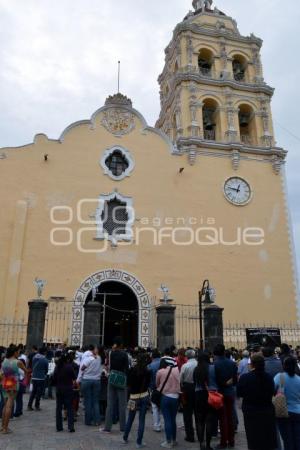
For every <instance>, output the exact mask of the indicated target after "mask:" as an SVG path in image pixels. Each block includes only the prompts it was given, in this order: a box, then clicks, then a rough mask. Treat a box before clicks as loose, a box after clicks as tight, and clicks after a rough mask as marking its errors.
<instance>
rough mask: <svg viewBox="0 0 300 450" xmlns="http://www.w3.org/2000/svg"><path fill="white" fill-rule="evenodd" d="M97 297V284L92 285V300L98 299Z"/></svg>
mask: <svg viewBox="0 0 300 450" xmlns="http://www.w3.org/2000/svg"><path fill="white" fill-rule="evenodd" d="M96 297H97V288H96V287H95V286H93V287H92V302H94V301H96Z"/></svg>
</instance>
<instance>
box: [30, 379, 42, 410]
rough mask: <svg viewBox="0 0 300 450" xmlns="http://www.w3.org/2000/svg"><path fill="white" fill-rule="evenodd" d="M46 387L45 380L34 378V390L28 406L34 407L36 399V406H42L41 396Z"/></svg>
mask: <svg viewBox="0 0 300 450" xmlns="http://www.w3.org/2000/svg"><path fill="white" fill-rule="evenodd" d="M44 389H45V380H32V392H31V394H30V397H29V402H28V407H29V408H32V405H33V401H34V400H35V407H36V408H39V407H40V401H41V397H42V395H43V392H44Z"/></svg>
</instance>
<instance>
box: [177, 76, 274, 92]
mask: <svg viewBox="0 0 300 450" xmlns="http://www.w3.org/2000/svg"><path fill="white" fill-rule="evenodd" d="M184 81H194V82H196V83H199V84H205V85H208V86H219V87H230V88H233V89H235V90H239V91H245V92H252V93H262V94H266V95H268V96H270V97H272V96H273V94H274V91H275V89H274V88H272V87H271V86H269V85H268V84H266V83H261V84H256V83H239V82H238V81H235V80H232V79H227V80H226V79H216V78H209V77H205V76H203V75H201V74H200V73H199V72H198V71H197V72H196V71H195V72H182V73H180V72H179V73H176V74H175V75H174V77H173V83H174V87H176V86H177V85H178V84H180V83H182V82H184Z"/></svg>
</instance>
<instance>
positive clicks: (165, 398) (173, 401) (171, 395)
mask: <svg viewBox="0 0 300 450" xmlns="http://www.w3.org/2000/svg"><path fill="white" fill-rule="evenodd" d="M156 386H157V391H161V402H160V407H161V412H162V415H163V417H164V422H165V433H166V441H165V442H163V443H162V444H161V447H164V448H173V447H174V445H177V442H176V435H177V426H176V416H177V411H178V405H179V393H180V374H179V370H178V367H177V366H173V365H171V366H170V365H168V360H166V359H162V360H161V368H160V370H159V371H158V372H157V375H156Z"/></svg>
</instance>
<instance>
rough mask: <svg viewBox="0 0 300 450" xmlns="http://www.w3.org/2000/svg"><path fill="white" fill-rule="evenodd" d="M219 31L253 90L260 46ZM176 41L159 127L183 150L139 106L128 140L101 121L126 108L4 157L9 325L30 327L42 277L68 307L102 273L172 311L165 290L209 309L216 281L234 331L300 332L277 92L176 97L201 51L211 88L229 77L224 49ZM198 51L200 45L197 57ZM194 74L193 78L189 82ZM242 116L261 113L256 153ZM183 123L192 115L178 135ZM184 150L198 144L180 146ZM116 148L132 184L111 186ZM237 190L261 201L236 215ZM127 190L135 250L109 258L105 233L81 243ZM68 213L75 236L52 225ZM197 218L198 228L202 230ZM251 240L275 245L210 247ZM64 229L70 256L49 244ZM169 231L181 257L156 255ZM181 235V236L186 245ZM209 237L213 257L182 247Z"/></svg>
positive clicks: (0, 235)
mask: <svg viewBox="0 0 300 450" xmlns="http://www.w3.org/2000/svg"><path fill="white" fill-rule="evenodd" d="M219 19H220V17H219V16H218V17H214V16H213V14H210V13H209V14H200V15H199V16H196V17H195V18H193V19H190V21H192V22H193V23H194V24H196V25H201V26H202V27H203V29H206V30H209V29H211V30H213V29H214V27H216V26H217V21H218V20H219ZM221 19H222V21H223V22H224V23H225V24H226V27H227V28H228V30H231V31H232V32H233V33H235V39H231V38H230V36H229V35H227V38H226V39H225V38H224V36H223V38H224V39H225V40H224V42H225V43H226V52H227V55H228V58H229V59H228V66H227V70H228V71H229V72H230V70H231V72H230V74H229V79H230V80H232V67H231V59H230V58H231V57H232V56H234V55H235V54H237V53H239V54H241V55H243V56H244V57H245V58H247V60H248V61H249V65H248V68H247V80H246V81H247V83H252V84H255V83H254V77H255V75H257V72H256V71H255V70H254V66H253V63H252V62H251V61H252V60H251V58H252V57H253V54H252V45H253V43H252V44H251V42H252V41H253V40H252V41H251V40H250V41H249V42H248V41H245V39H244V40H243V39H242V38H241V40H240V42H239V38H238V37H237V36H238V35H237V34H236V26H235V24H234V22H233V21H232V19H231V18H226V17H223V16H222V17H221ZM198 31H199V30H198ZM225 37H226V36H225ZM174 39H175V38H174ZM174 39H173V41H172V42H171V44H170V46H169V52H168V53H167V57H166V66H165V69H164V72H163V74H162V76H161V77H160V84H161V91H162V114H161V117H160V119H159V122H158V126H159V127H160V128H161V129H163V130H165V131H167V133H168V134H169V136H170V138H171V139H172V140H173V142H176V140H177V139H178V140H177V144H178V148H179V150H180V151H179V152H178V150H177V149H176V147H173V144H172V143H171V140H169V139H168V138H167V136H166V135H163V134H162V133H161V132H159V130H154V129H150V128H148V127H147V126H146V124H145V121H144V119H143V118H142V116H141V115H140V114H139V113H137V112H136V111H135V110H133V109H131V108H130V107H128V105H127V106H126V107H125V111H126V112H127V113H128V112H129V113H131V114H133V115H134V122H135V127H134V129H133V130H132V131H131V132H130V133H128V134H125V135H123V136H121V137H117V136H115V135H114V134H112V133H110V132H109V131H108V130H107V129H106V128H105V127H104V126H103V124H102V119H103V114H104V113H105V111H107V110H109V109H110V108H115V107H118V108H121V109H122V108H123V107H122V105H121V106H120V105H113V106H112V105H108V106H107V107H106V108H104V109H103V108H102V109H100V110H99V111H98V112H97V113H96V114H95V115H94V116H93V117H92V120H91V121H90V122H89V121H86V122H84V123H78V124H74V125H73V126H71V127H69V128H68V129H67V130H66V131H65V132H64V133H63V135H62V137H61V139H60V140H57V141H56V140H49V139H48V138H47V137H46V136H45V135H37V136H36V137H35V140H34V143H33V144H31V145H27V146H24V147H20V148H9V149H5V148H4V149H2V151H3V152H4V153H5V154H6V155H7V158H6V159H2V160H0V192H1V193H2V196H1V205H2V213H1V216H0V250H1V251H0V316H1V317H2V318H3V317H4V318H7V319H11V320H12V319H14V320H19V319H20V318H22V317H26V316H27V308H28V306H27V302H28V300H29V299H31V298H33V297H34V296H35V288H34V285H33V280H34V278H35V277H36V276H39V277H42V278H44V279H46V280H47V285H46V288H45V292H44V297H45V298H48V297H51V296H52V297H65V298H66V300H68V301H70V300H72V299H73V298H74V295H75V293H76V291H77V289H78V288H79V287H80V285H81V283H82V282H83V281H84V280H85V279H86V278H87V277H89V276H90V275H91V274H92V273H95V272H100V271H103V270H105V269H108V268H113V269H122V270H124V271H126V272H128V273H130V274H133V275H135V276H136V277H137V279H138V280H139V281H140V283H142V284H143V286H144V287H145V289H146V290H147V292H148V294H149V296H150V298H152V299H155V298H157V299H158V298H159V297H160V295H161V294H160V293H159V292H158V288H159V286H160V285H161V284H162V283H164V284H166V285H167V286H168V287H169V289H170V295H171V297H172V298H173V299H174V302H175V303H177V304H186V305H196V304H197V301H198V291H199V289H200V288H201V286H202V282H203V280H204V279H206V278H209V280H210V281H211V283H212V285H213V286H214V287H215V289H216V292H217V303H218V304H219V305H220V306H222V307H224V308H225V310H224V318H225V322H228V321H231V322H233V323H235V322H237V323H250V322H254V323H256V324H261V325H263V324H264V323H265V324H267V325H272V324H277V323H284V322H293V323H296V322H297V307H296V292H295V284H294V272H293V270H294V267H293V257H292V253H291V246H290V241H289V224H288V214H287V206H286V200H285V192H284V176H283V174H282V172H281V173H280V170H279V169H278V167H277V169H278V170H274V158H278V161H279V165H280V164H281V163H282V160H283V158H284V156H285V153H284V151H283V150H282V149H278V148H266V147H264V146H263V145H262V141H261V137H262V135H263V134H264V129H263V121H262V116H261V114H262V112H264V113H267V115H268V117H269V132H270V135H271V136H273V137H274V130H273V125H272V115H271V108H270V97H271V95H272V90H269V91H268V90H267V89H268V87H265V86H264V87H263V88H262V89H264V92H267V93H265V94H264V95H261V92H260V91H259V88H258V91H257V92H255V90H253V89H252V88H251V87H250V88H249V89H248V90H247V89H245V86H244V87H243V88H239V86H238V85H235V86H233V85H229V86H228V83H227V84H226V83H225V84H224V85H220V83H219V84H218V83H215V84H214V83H212V82H210V83H206V82H205V80H203V79H200V80H198V81H195V80H193V79H192V78H191V80H192V81H188V80H186V81H182V82H181V83H180V84H177V85H176V86H175V85H174V84H172V83H173V81H174V80H173V76H174V75H176V73H175V72H176V70H177V71H179V72H180V71H181V72H182V73H183V72H185V71H187V73H189V72H190V73H191V74H193V71H194V69H193V67H197V64H198V62H197V61H198V55H199V51H200V50H201V49H202V48H207V49H210V50H211V51H212V52H213V54H214V67H213V77H212V78H216V77H218V76H219V74H220V71H221V70H222V69H224V67H223V68H222V66H221V61H220V40H221V39H222V36H219V35H218V36H208V35H207V33H206V34H205V33H204V34H203V35H202V36H201V33H200V34H199V32H197V33H195V32H190V31H189V32H186V33H181V34H180V35H179V37H178V39H177V43H176V42H175V41H174ZM188 39H191V42H192V47H193V51H192V56H191V54H190V53H189V49H188V46H187V40H188ZM190 58H192V59H191V60H190ZM176 64H177V66H176ZM188 65H190V66H191V67H192V68H188V69H186V67H187V66H188ZM175 66H176V69H175ZM230 67H231V69H230ZM167 86H168V89H169V92H167V90H168V89H167ZM170 89H171V91H170ZM172 89H173V91H172ZM207 98H211V99H215V100H216V101H217V103H218V111H217V113H218V118H217V140H216V142H215V143H214V146H212V143H211V142H207V146H206V145H205V142H203V130H202V126H203V123H202V107H201V105H202V104H203V102H204V101H205V99H207ZM191 100H192V101H193V102H196V103H197V104H198V107H197V112H196V125H197V123H198V126H199V132H198V134H197V135H196V138H197V139H198V141H197V140H196V141H193V142H192V140H191V139H192V137H193V138H195V135H192V133H191V125H192V124H191ZM241 104H249V105H251V106H252V108H253V111H254V115H253V117H254V118H253V121H254V122H253V124H254V125H253V126H254V128H255V130H254V133H255V134H256V137H257V142H254V147H253V148H252V149H251V148H249V147H248V148H243V146H241V145H240V134H239V133H240V131H239V123H238V109H239V107H240V105H241ZM232 108H233V110H234V124H235V129H236V132H237V135H236V137H235V138H234V141H233V142H232V141H230V140H228V135H227V131H228V126H229V125H228V123H229V119H228V112H230V109H232ZM264 108H265V109H264ZM178 112H179V113H178ZM174 114H180V118H179V119H178V117H177V122H178V123H175V124H174ZM172 127H173V130H172V129H171V128H172ZM174 127H175V128H174ZM180 138H185V139H187V141H184V142H183V143H181V141H180ZM189 140H190V141H189ZM273 143H274V142H273ZM215 144H216V145H215ZM114 146H122V147H123V148H125V149H127V150H128V151H129V152H130V154H131V156H132V158H133V160H134V162H135V167H134V170H133V171H132V173H131V174H130V176H129V177H126V178H124V179H123V180H122V181H114V180H112V179H111V178H110V177H109V176H108V175H105V174H104V173H103V168H102V167H101V165H100V163H99V161H100V159H101V157H102V155H103V153H104V152H105V150H107V149H109V148H112V147H114ZM190 150H192V152H194V159H193V158H191V157H188V156H187V155H190ZM233 150H235V151H237V153H238V154H239V156H240V158H241V159H240V161H239V164H237V166H236V167H234V165H233V164H232V162H233V161H232V151H233ZM45 154H48V161H44V155H45ZM275 162H276V161H275ZM180 168H184V171H183V172H182V173H179V169H180ZM234 168H235V169H236V170H234ZM276 173H277V174H276ZM232 176H239V177H242V178H244V179H246V180H247V182H248V183H249V184H250V186H251V189H252V192H253V198H252V201H251V202H250V203H249V204H247V205H246V206H243V207H238V206H234V205H232V204H230V203H229V202H228V201H227V200H226V199H225V197H224V193H223V187H224V182H225V180H226V179H228V178H229V177H232ZM115 189H117V190H118V192H119V193H120V194H122V195H123V196H127V197H131V198H132V200H133V207H134V210H135V216H136V217H135V218H136V220H135V223H134V227H133V228H134V231H135V240H133V241H132V242H129V243H128V242H127V243H119V244H118V246H117V247H116V248H113V247H112V246H111V245H110V244H109V245H107V249H106V251H103V247H104V246H105V245H106V244H107V241H99V240H95V239H94V238H95V236H96V230H95V229H94V230H85V231H84V232H82V228H88V227H90V228H91V227H92V228H93V227H95V223H94V221H95V219H93V218H92V217H91V216H93V214H94V213H95V210H96V208H97V206H98V203H97V199H98V198H99V196H100V195H101V194H110V193H112V192H114V190H115ZM83 199H93V201H91V202H90V201H88V202H85V203H84V206H83V208H82V218H83V219H84V220H86V221H88V220H89V221H90V224H81V223H79V221H78V217H77V206H78V202H80V201H82V200H83ZM58 206H61V207H67V208H69V210H71V213H72V215H73V218H72V220H71V222H70V223H66V224H53V223H52V221H51V210H52V208H53V207H58ZM55 217H56V218H57V219H60V220H67V219H68V214H67V212H66V210H65V211H60V212H59V211H56V214H55ZM190 218H193V224H192V225H190V222H189V219H190ZM153 220H154V222H153ZM158 220H159V221H160V226H158ZM151 226H152V230H149V228H150V227H151ZM183 227H185V229H183ZM212 227H214V229H212ZM249 227H250V228H256V229H257V228H260V229H262V230H263V233H264V242H263V244H261V245H245V243H242V245H237V244H235V245H225V244H224V243H219V244H218V245H208V244H210V243H211V240H212V239H213V237H216V236H217V237H218V238H220V236H221V237H222V233H223V236H224V240H225V241H226V242H227V241H236V239H237V234H238V233H239V230H240V232H241V233H243V232H244V230H245V229H247V228H249ZM53 228H67V229H68V230H64V231H63V230H62V231H57V232H56V233H55V239H57V240H61V241H66V240H68V238H69V235H70V233H71V234H72V239H71V240H72V242H71V243H70V245H68V246H57V245H53V243H51V240H50V236H51V231H52V230H53ZM141 228H147V229H148V231H144V232H142V233H141V234H140V240H139V242H137V235H136V233H137V232H138V230H140V229H141ZM162 228H166V229H165V230H164V232H163V233H165V234H167V235H170V234H172V232H173V233H175V239H177V241H179V243H180V244H181V245H179V244H178V243H177V244H176V243H174V242H172V239H171V237H170V236H169V237H163V238H162V245H154V244H153V239H154V238H153V236H154V233H156V236H157V237H159V236H160V234H159V233H162ZM174 228H175V229H176V228H179V229H178V230H177V231H174ZM199 228H200V229H201V228H202V230H200V231H199V234H198V237H199V239H200V240H201V241H202V245H200V244H199V242H198V243H197V242H195V241H194V242H193V243H191V244H190V245H183V244H184V243H186V242H188V241H189V240H190V238H191V234H193V233H194V234H195V233H196V230H197V229H199ZM153 230H154V231H153ZM81 233H82V234H81ZM79 236H81V241H80V243H81V245H82V247H83V248H84V249H88V250H90V251H89V252H86V251H80V250H79V247H78V242H77V240H78V237H79ZM207 236H208V237H207ZM204 243H205V245H204ZM252 243H253V242H252ZM177 332H178V330H177ZM68 333H69V331H66V334H68ZM65 337H67V336H65Z"/></svg>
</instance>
